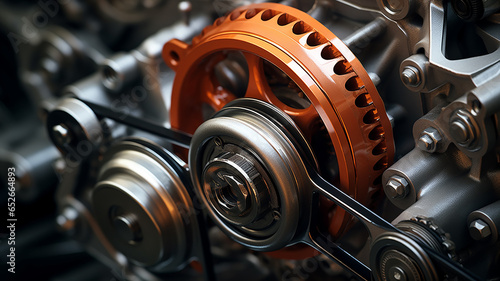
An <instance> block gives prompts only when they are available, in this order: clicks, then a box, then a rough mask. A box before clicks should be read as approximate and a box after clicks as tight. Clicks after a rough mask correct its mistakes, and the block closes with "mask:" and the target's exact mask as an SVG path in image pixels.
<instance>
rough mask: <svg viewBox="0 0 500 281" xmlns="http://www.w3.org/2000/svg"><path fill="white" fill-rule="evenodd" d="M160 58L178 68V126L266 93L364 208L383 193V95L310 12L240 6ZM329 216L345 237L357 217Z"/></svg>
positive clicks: (390, 151)
mask: <svg viewBox="0 0 500 281" xmlns="http://www.w3.org/2000/svg"><path fill="white" fill-rule="evenodd" d="M235 57H239V58H235ZM163 58H164V60H165V62H166V63H167V64H168V65H169V66H170V67H171V68H172V69H174V70H175V71H176V77H175V80H174V85H173V93H172V104H171V108H172V110H171V123H172V127H173V128H175V129H179V130H182V131H185V132H188V133H191V134H192V133H194V131H195V130H196V128H198V126H200V125H201V124H202V123H203V122H205V121H206V120H207V119H208V118H209V117H210V116H211V115H212V114H213V113H214V112H217V111H219V110H221V109H222V108H223V107H224V105H226V104H227V103H228V102H229V101H231V100H234V99H237V98H241V97H247V98H255V99H260V100H263V101H265V102H268V103H270V104H273V105H275V106H276V107H278V108H279V109H280V110H282V111H283V112H285V113H286V114H287V115H288V116H290V118H292V119H293V121H294V122H295V124H297V126H298V127H299V128H300V131H301V132H302V134H303V135H304V137H305V139H306V141H307V142H308V144H309V145H310V147H312V150H313V153H314V154H315V155H316V158H318V162H319V165H318V167H319V170H320V174H321V175H322V176H323V177H324V178H326V179H327V180H329V181H330V182H332V183H334V184H335V185H336V186H339V187H340V188H341V189H342V190H343V191H344V192H346V193H347V194H349V195H350V196H352V197H353V198H355V199H356V200H358V201H359V202H361V203H363V204H365V205H370V204H371V203H372V202H373V200H374V198H376V197H377V194H378V193H379V192H378V191H379V190H380V186H381V185H380V183H381V174H382V172H383V170H384V169H385V168H386V167H387V166H388V165H389V164H390V163H391V161H392V158H393V155H394V145H393V138H392V129H391V125H390V122H389V119H388V117H387V114H386V113H385V109H384V105H383V102H382V99H381V98H380V96H379V95H378V93H377V90H376V88H375V86H374V85H373V83H372V82H371V79H370V77H369V76H368V74H367V73H366V71H365V70H364V69H363V67H362V65H361V64H360V62H359V61H358V60H357V59H356V57H355V56H354V55H353V54H352V52H351V51H350V50H349V49H348V48H347V47H346V46H345V45H344V44H343V43H342V41H341V40H340V39H338V38H337V37H336V36H335V35H334V34H332V33H331V31H330V30H329V29H327V28H326V27H325V26H323V25H321V24H320V23H319V22H317V21H316V20H315V19H313V18H311V16H309V15H308V14H306V13H304V12H302V11H299V10H297V9H294V8H291V7H287V6H284V5H280V4H273V3H264V4H256V5H251V6H247V7H241V8H238V9H236V10H235V11H233V12H232V13H230V14H229V15H227V16H225V17H221V18H219V19H217V20H216V21H215V22H214V24H213V25H212V26H209V27H207V28H205V29H204V30H203V32H202V33H201V34H200V35H199V36H197V37H195V38H194V39H193V41H192V44H191V45H188V44H186V43H184V42H181V41H179V40H171V41H169V42H167V44H165V46H164V49H163ZM228 59H229V60H230V61H231V62H236V64H237V67H235V66H234V64H229V63H226V61H227V60H228ZM221 64H222V66H221ZM221 69H222V70H221ZM227 69H232V70H233V71H226V70H227ZM236 69H237V71H236ZM229 74H234V75H236V74H238V75H240V76H238V77H239V78H234V79H231V77H229V76H230V75H229ZM245 75H246V76H245ZM241 77H244V79H240V78H241ZM228 80H230V81H232V82H228V83H226V82H227V81H228ZM241 81H243V82H241ZM233 82H234V83H233ZM236 82H238V83H236ZM240 82H241V83H240ZM226 84H227V85H226ZM241 85H245V86H243V87H240V86H241ZM277 85H278V86H277ZM240 88H243V90H241V89H240ZM207 109H208V110H207ZM249 141H252V140H249ZM181 154H182V153H181ZM330 215H331V219H330V225H329V226H328V227H329V232H330V234H331V235H333V236H338V235H339V234H341V233H342V232H343V231H344V230H345V229H346V227H347V225H348V223H349V221H350V216H349V215H348V214H346V212H342V211H335V207H332V211H331V213H330V214H328V215H325V216H330Z"/></svg>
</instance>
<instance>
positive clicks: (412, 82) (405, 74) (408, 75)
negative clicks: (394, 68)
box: [401, 65, 422, 88]
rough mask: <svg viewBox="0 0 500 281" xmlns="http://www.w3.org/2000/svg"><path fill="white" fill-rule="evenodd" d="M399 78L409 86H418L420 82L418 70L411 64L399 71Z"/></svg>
mask: <svg viewBox="0 0 500 281" xmlns="http://www.w3.org/2000/svg"><path fill="white" fill-rule="evenodd" d="M401 80H403V83H404V84H405V85H406V86H408V87H411V88H415V87H418V86H419V85H420V83H422V81H421V78H420V71H419V70H418V69H417V68H416V67H413V66H411V65H409V66H406V67H405V68H404V69H403V71H402V72H401Z"/></svg>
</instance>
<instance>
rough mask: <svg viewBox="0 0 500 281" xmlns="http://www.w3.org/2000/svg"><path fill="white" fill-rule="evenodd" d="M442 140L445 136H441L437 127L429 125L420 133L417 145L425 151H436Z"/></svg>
mask: <svg viewBox="0 0 500 281" xmlns="http://www.w3.org/2000/svg"><path fill="white" fill-rule="evenodd" d="M442 140H443V138H442V137H441V134H440V133H439V131H438V130H436V129H435V128H432V127H429V128H427V129H425V130H424V131H423V132H422V134H421V135H420V138H419V139H418V142H417V146H418V148H420V149H421V150H423V151H427V152H430V153H434V152H436V150H437V148H438V146H439V144H440V143H441V141H442Z"/></svg>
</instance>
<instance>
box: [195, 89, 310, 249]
mask: <svg viewBox="0 0 500 281" xmlns="http://www.w3.org/2000/svg"><path fill="white" fill-rule="evenodd" d="M280 119H285V120H287V121H288V123H284V125H283V123H280V122H279V121H277V120H280ZM290 121H291V120H290V119H289V117H287V116H286V115H284V114H283V113H281V112H280V111H279V110H278V109H276V108H275V107H273V106H271V105H269V104H267V103H264V102H261V101H258V100H251V99H239V100H237V101H235V102H234V103H230V104H228V106H227V107H225V109H223V110H221V111H219V112H218V113H217V114H216V115H215V116H214V117H213V118H212V119H210V120H208V121H206V122H205V123H203V125H201V126H200V127H199V128H198V130H197V131H196V132H195V134H194V135H193V140H192V142H191V149H190V154H189V164H190V170H191V174H192V178H193V183H194V184H195V191H196V193H197V195H198V196H199V197H200V198H202V200H203V202H204V204H206V205H207V206H210V208H209V209H208V213H209V215H210V217H211V218H212V219H213V220H214V221H215V222H216V223H217V225H218V226H219V227H220V228H221V229H222V230H223V231H224V232H225V233H226V234H227V235H229V236H230V237H231V238H233V239H234V240H236V241H238V242H239V243H241V244H243V245H245V246H247V247H250V248H252V249H255V250H259V251H266V250H267V251H269V250H278V249H280V248H283V247H284V246H286V245H288V244H293V242H294V241H296V239H297V236H298V234H297V232H299V231H300V229H301V228H300V227H299V226H300V224H299V218H302V217H307V208H305V206H304V205H303V204H304V202H307V198H308V195H307V193H304V191H303V190H301V188H303V187H304V186H305V184H306V179H307V178H306V177H302V178H301V177H298V175H300V174H301V172H300V169H301V167H303V164H302V161H303V160H301V158H300V156H299V154H298V151H297V148H296V147H294V146H293V145H291V144H290V143H289V136H287V134H289V132H287V131H286V128H287V127H286V126H287V124H293V122H292V123H290ZM256 124H259V125H258V126H257V125H256ZM283 126H284V127H283ZM288 126H289V125H288ZM292 132H293V131H292ZM250 139H251V140H252V141H250ZM306 155H307V154H306ZM309 155H311V154H310V152H309ZM310 158H312V156H310ZM310 161H313V159H310ZM302 174H304V173H303V172H302ZM264 206H265V207H264ZM263 207H264V208H263Z"/></svg>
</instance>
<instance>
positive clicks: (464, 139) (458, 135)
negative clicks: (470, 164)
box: [450, 109, 477, 147]
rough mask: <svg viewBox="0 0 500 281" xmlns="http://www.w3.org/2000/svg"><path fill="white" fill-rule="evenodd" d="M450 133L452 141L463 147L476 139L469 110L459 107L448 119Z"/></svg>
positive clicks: (468, 145)
mask: <svg viewBox="0 0 500 281" xmlns="http://www.w3.org/2000/svg"><path fill="white" fill-rule="evenodd" d="M450 135H451V137H452V138H453V140H454V141H456V142H457V143H458V144H459V145H461V146H464V147H470V146H471V145H472V143H474V141H475V140H476V136H477V134H476V127H475V126H474V124H473V122H472V116H471V115H470V114H469V112H467V111H465V110H462V109H459V110H458V111H456V112H455V113H454V114H453V115H452V117H451V119H450Z"/></svg>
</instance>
